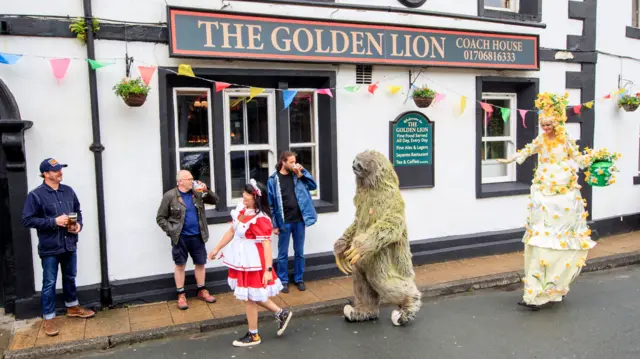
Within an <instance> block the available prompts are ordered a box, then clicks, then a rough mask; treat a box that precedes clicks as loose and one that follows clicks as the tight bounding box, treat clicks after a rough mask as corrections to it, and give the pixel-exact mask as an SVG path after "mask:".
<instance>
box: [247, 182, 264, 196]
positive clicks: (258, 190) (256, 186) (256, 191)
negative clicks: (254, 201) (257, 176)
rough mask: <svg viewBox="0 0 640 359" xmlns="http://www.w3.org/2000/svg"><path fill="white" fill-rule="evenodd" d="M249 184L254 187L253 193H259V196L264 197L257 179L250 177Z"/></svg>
mask: <svg viewBox="0 0 640 359" xmlns="http://www.w3.org/2000/svg"><path fill="white" fill-rule="evenodd" d="M249 184H250V185H251V187H253V194H255V195H257V196H258V197H262V192H261V191H260V189H259V188H258V183H256V180H254V179H253V178H252V179H250V180H249Z"/></svg>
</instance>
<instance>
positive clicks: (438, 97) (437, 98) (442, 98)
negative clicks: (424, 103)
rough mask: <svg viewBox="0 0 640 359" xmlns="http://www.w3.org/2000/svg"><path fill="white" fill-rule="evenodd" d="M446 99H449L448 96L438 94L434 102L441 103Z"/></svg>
mask: <svg viewBox="0 0 640 359" xmlns="http://www.w3.org/2000/svg"><path fill="white" fill-rule="evenodd" d="M445 97H447V95H445V94H443V93H436V96H435V97H434V99H433V101H434V102H440V101H442V100H444V98H445Z"/></svg>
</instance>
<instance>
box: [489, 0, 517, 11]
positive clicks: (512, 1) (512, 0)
mask: <svg viewBox="0 0 640 359" xmlns="http://www.w3.org/2000/svg"><path fill="white" fill-rule="evenodd" d="M507 1H508V2H509V7H495V6H487V5H485V6H484V8H485V9H486V10H495V11H508V12H518V10H519V9H520V6H519V5H520V3H519V0H507Z"/></svg>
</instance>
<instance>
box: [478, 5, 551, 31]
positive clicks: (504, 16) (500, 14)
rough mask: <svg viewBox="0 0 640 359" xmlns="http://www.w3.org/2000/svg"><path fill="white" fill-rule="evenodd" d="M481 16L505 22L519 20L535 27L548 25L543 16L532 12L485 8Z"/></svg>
mask: <svg viewBox="0 0 640 359" xmlns="http://www.w3.org/2000/svg"><path fill="white" fill-rule="evenodd" d="M480 16H481V17H486V18H490V19H498V20H504V21H505V23H509V22H513V21H517V22H521V23H524V24H529V25H531V26H535V27H546V25H545V24H542V23H541V21H542V17H541V16H540V15H531V14H520V13H517V12H512V11H506V10H505V11H500V10H491V9H484V10H483V11H482V14H481V15H480Z"/></svg>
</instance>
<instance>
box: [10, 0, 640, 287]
mask: <svg viewBox="0 0 640 359" xmlns="http://www.w3.org/2000/svg"><path fill="white" fill-rule="evenodd" d="M352 1H354V2H355V1H356V0H352ZM465 1H466V3H468V4H467V5H468V6H464V7H463V6H456V7H455V8H453V6H452V5H451V4H449V2H447V1H443V0H430V1H429V2H428V4H427V5H425V7H423V8H425V9H429V10H441V11H454V10H456V9H463V8H464V9H465V11H470V10H469V9H473V12H470V13H475V11H476V1H475V0H465ZM169 3H170V4H174V5H189V6H192V7H205V8H206V7H208V8H210V9H217V8H219V7H220V1H209V2H205V1H189V2H188V3H187V2H186V1H169ZM367 3H369V4H372V2H367ZM378 3H379V4H381V5H383V3H384V4H387V5H388V2H382V1H378V2H376V4H378ZM563 3H566V1H565V0H563ZM543 4H544V6H543V9H544V14H543V21H544V22H546V23H547V24H548V28H547V29H546V30H543V29H537V28H526V27H514V26H507V25H502V24H492V23H480V22H474V21H468V20H457V21H456V20H452V19H442V18H436V17H424V16H402V15H397V14H396V15H394V14H386V13H373V12H358V11H343V10H340V11H338V12H337V13H335V14H334V15H333V18H334V19H349V20H366V21H372V22H376V21H378V22H397V23H406V24H408V23H411V24H415V25H423V26H445V27H456V28H472V29H478V30H496V31H510V32H522V33H540V34H541V42H542V44H541V46H542V47H550V48H562V47H564V41H565V40H564V39H565V34H566V33H577V32H579V30H580V28H579V27H577V26H576V24H575V23H571V22H569V23H567V22H566V12H565V11H566V5H557V6H553V7H551V6H548V2H543ZM394 6H395V4H394ZM14 10H15V11H16V12H20V11H18V10H20V9H19V8H17V9H14ZM232 10H234V11H247V12H254V13H265V14H269V13H271V14H275V13H280V14H287V15H297V16H314V17H321V16H328V15H330V14H331V12H332V11H331V10H328V9H310V8H306V7H286V6H279V7H275V6H271V5H267V4H255V3H251V4H250V3H242V2H233V3H232ZM23 11H26V10H23ZM59 11H62V10H59ZM68 11H69V12H70V13H71V12H76V11H78V12H80V11H81V9H75V10H74V9H70V10H68ZM94 11H95V13H96V16H98V17H104V18H112V19H122V20H130V21H164V18H165V17H166V10H165V7H164V1H151V0H148V1H146V0H128V1H126V2H125V1H121V0H114V1H110V2H103V1H100V2H98V1H94ZM558 38H560V39H562V41H560V40H558ZM128 48H129V54H130V55H131V56H133V57H134V58H135V59H136V63H135V64H134V67H133V72H134V76H135V75H137V70H136V66H137V65H156V66H177V65H179V64H180V63H183V62H184V63H188V64H191V65H192V66H193V67H194V68H198V67H237V68H253V69H261V68H278V69H315V70H330V71H336V72H337V86H338V87H339V88H341V87H344V86H347V85H352V84H353V83H354V80H355V66H352V65H340V66H334V65H328V64H278V63H259V62H242V61H233V62H222V61H204V60H178V59H171V58H169V57H168V48H167V46H166V45H162V44H149V43H129V46H128ZM0 51H6V52H19V53H25V54H28V55H42V56H60V57H69V56H72V57H75V58H76V59H74V60H72V63H71V67H70V69H69V73H68V74H67V77H66V78H65V79H64V80H63V81H62V82H61V84H58V83H56V81H55V79H54V78H53V76H52V74H51V70H50V67H49V64H48V62H47V60H45V59H41V58H37V57H31V56H25V57H24V58H23V59H22V60H21V61H20V62H19V63H18V64H17V65H14V66H0V78H2V79H3V81H5V82H6V83H7V85H8V86H9V88H10V89H11V90H12V92H13V93H14V95H15V97H16V100H17V102H18V104H19V105H20V110H21V112H22V114H23V117H24V119H27V120H32V121H33V122H34V126H33V128H32V129H30V130H29V131H27V133H26V146H27V163H28V174H29V187H30V188H34V187H36V186H37V185H38V184H39V183H40V180H39V177H38V164H39V163H40V161H41V160H42V159H44V158H45V157H48V156H53V157H56V158H57V159H58V160H60V161H62V162H66V163H69V164H70V167H69V168H67V169H66V171H65V183H67V184H69V185H71V186H72V187H74V189H75V190H76V191H77V192H78V196H79V198H80V201H81V203H82V207H83V210H84V211H83V214H84V216H85V229H84V231H83V232H82V234H81V236H80V245H79V271H78V284H79V285H87V284H93V283H98V282H99V281H100V268H99V249H98V248H99V245H98V233H97V216H96V200H95V178H94V162H93V153H92V152H90V151H89V150H88V147H89V145H90V144H91V142H92V134H91V113H90V104H89V86H88V76H87V67H86V63H85V62H84V60H83V59H84V58H85V56H86V49H85V47H84V46H81V45H80V44H79V43H78V42H77V41H76V40H73V39H50V38H28V39H27V38H19V37H8V36H5V37H2V38H0ZM124 54H125V44H124V43H123V42H117V41H97V44H96V56H97V58H98V59H106V58H119V59H117V60H115V61H116V64H115V65H112V66H109V67H105V68H102V69H99V70H98V71H97V80H98V86H99V93H98V100H99V107H100V121H101V131H102V143H103V144H104V146H105V147H106V150H105V151H104V153H103V159H104V176H105V193H106V197H105V208H106V225H107V238H108V251H109V269H110V279H111V280H121V279H128V278H135V277H142V276H149V275H156V274H162V273H169V272H171V271H172V268H173V262H172V259H171V247H170V243H169V239H168V238H167V237H166V236H165V235H164V233H162V231H161V230H160V229H159V228H158V226H157V225H156V223H155V214H156V210H157V206H158V204H159V202H160V199H161V195H162V181H161V151H162V148H161V147H160V137H159V109H158V108H159V104H158V92H157V89H158V84H157V79H158V76H157V74H156V75H155V76H154V77H153V79H152V83H151V86H152V90H151V93H150V96H149V97H148V99H147V103H146V104H145V105H144V106H143V107H141V108H129V107H127V106H126V105H125V104H124V103H123V102H122V100H121V99H119V98H117V97H116V96H115V95H114V94H113V91H112V87H113V85H114V84H115V83H116V82H118V81H119V79H120V78H121V77H122V76H124V59H123V57H124ZM579 69H580V66H579V65H577V64H565V63H545V62H543V63H541V70H540V71H539V72H501V71H488V70H487V71H478V70H465V69H430V70H428V72H427V73H425V74H423V76H422V77H421V78H420V79H419V80H418V81H417V83H418V84H427V85H429V86H431V87H433V88H434V89H436V90H437V91H441V92H444V93H445V94H447V98H446V99H445V100H444V101H443V102H442V103H439V104H437V105H436V106H432V107H430V108H428V109H426V110H424V113H425V114H426V115H427V116H429V118H430V119H432V120H433V121H435V123H436V127H435V128H436V132H435V133H436V137H435V141H436V149H435V163H436V169H435V170H436V172H435V173H436V177H435V182H436V187H435V188H433V189H423V190H406V191H404V192H403V193H404V196H405V201H406V203H407V220H408V225H409V235H410V239H411V240H418V239H425V238H433V237H441V236H448V235H461V234H470V233H477V232H484V231H492V230H501V229H510V228H517V227H521V226H523V223H524V219H525V216H526V213H525V207H526V196H516V197H503V198H490V199H481V200H478V199H476V197H475V178H474V176H475V158H474V155H475V133H474V131H475V126H474V123H475V121H476V119H475V107H474V106H475V105H474V104H473V101H472V100H473V99H474V98H475V77H476V76H480V75H483V76H486V75H495V76H523V77H539V78H540V90H541V91H552V92H564V91H565V88H566V85H565V77H566V76H565V73H566V71H579ZM599 69H600V67H599ZM407 70H408V69H407V68H403V67H385V66H375V67H374V74H373V80H374V81H380V84H381V88H380V89H379V90H378V93H376V94H375V95H370V94H368V93H367V92H366V90H364V89H363V90H362V92H361V93H357V94H351V93H348V92H345V91H340V92H339V94H338V96H337V104H336V105H337V115H338V117H337V121H338V129H339V131H338V148H339V150H338V171H339V173H338V182H339V184H340V187H339V197H340V203H339V205H340V208H341V210H340V212H339V213H327V214H321V215H320V216H319V221H318V223H317V224H316V225H315V226H313V227H311V228H309V229H308V232H307V233H308V234H307V243H306V248H305V251H306V253H309V254H311V253H317V252H325V251H330V250H331V248H332V243H333V241H334V240H335V239H337V238H338V237H339V236H340V235H341V234H342V232H343V231H344V229H345V228H346V227H347V226H348V225H349V223H350V221H351V220H352V217H353V213H354V208H353V205H352V197H353V195H354V192H355V186H354V178H353V174H352V172H351V170H350V168H351V162H352V160H353V157H354V156H355V155H356V154H357V153H359V152H360V151H362V150H365V149H376V150H379V151H382V152H383V153H388V133H387V132H388V121H391V120H393V119H394V118H395V117H396V116H397V115H398V114H400V113H401V112H404V111H407V110H415V109H417V108H416V107H415V105H414V104H413V102H412V100H408V101H407V102H406V104H405V103H403V102H404V98H405V96H406V87H407V85H408V84H407V78H408V75H407ZM630 71H632V69H630ZM633 71H634V73H637V69H635V70H633ZM616 76H617V75H616ZM612 77H615V76H614V75H612V74H611V73H607V72H602V78H601V76H600V75H599V77H598V93H603V91H604V90H602V89H604V88H606V89H607V90H608V89H609V88H610V84H608V82H611V81H613V80H612ZM639 80H640V79H639ZM386 85H400V86H404V87H405V90H404V91H405V93H404V94H400V93H398V94H396V95H391V94H389V93H388V92H386V91H385V86H386ZM569 92H570V95H571V98H570V102H571V103H578V102H579V98H580V92H579V91H575V90H573V91H569ZM459 95H465V96H467V97H468V98H469V105H468V107H467V109H466V111H465V112H464V113H463V115H462V116H456V115H455V114H454V113H455V111H456V110H457V108H458V101H459ZM600 111H602V110H600V109H598V110H597V112H596V113H597V114H598V115H597V116H598V117H597V120H596V123H597V126H604V127H605V130H603V131H604V132H603V131H599V130H598V128H599V127H597V130H596V141H597V142H596V143H597V144H598V143H599V141H603V142H604V143H614V141H612V140H611V138H617V137H615V136H623V135H624V136H628V137H629V138H630V140H629V141H627V142H631V141H637V137H633V136H635V135H633V134H637V131H638V128H637V125H635V122H633V121H634V120H633V117H629V118H625V119H624V121H618V120H616V119H614V117H612V116H607V115H605V116H603V115H602V114H601V112H600ZM609 117H610V118H611V121H610V122H607V121H608V119H609ZM616 121H618V122H616ZM607 123H608V124H609V125H607ZM620 123H624V124H625V125H624V126H623V125H620ZM527 125H528V126H530V125H535V124H532V123H528V124H527ZM631 126H633V131H631V130H630V127H631ZM364 131H366V133H364V135H363V136H358V137H357V138H358V140H357V141H354V140H353V136H352V134H353V133H363V132H364ZM607 131H608V132H607ZM632 135H633V136H632ZM607 136H608V137H607ZM631 137H633V140H631ZM625 138H626V137H625ZM617 142H622V141H617ZM634 143H635V145H634V146H636V147H635V154H636V155H635V156H637V152H638V151H637V142H634ZM621 151H622V152H624V153H625V154H627V153H628V152H629V151H630V150H629V149H626V148H625V149H622V150H621ZM630 157H631V156H626V157H625V161H627V160H628V161H630V163H634V164H637V157H635V158H630ZM625 163H626V162H625ZM621 178H622V176H621ZM625 181H627V182H629V183H630V182H631V179H630V178H627V179H625V180H621V181H620V182H621V183H624V182H625ZM625 186H626V185H625ZM638 188H640V187H638ZM627 189H631V190H637V189H635V188H630V187H629V186H627V187H623V186H622V185H619V187H615V186H614V187H612V188H607V189H604V190H603V191H604V192H602V193H608V194H613V192H614V191H623V192H616V194H622V193H627V192H626V191H627ZM607 191H608V192H607ZM594 192H595V195H594V196H595V200H596V204H597V206H598V208H596V209H595V210H593V211H594V215H597V216H605V215H608V213H613V212H616V211H621V213H632V212H637V211H638V208H637V206H636V205H635V202H634V201H632V198H631V197H629V196H621V195H620V196H616V198H629V200H620V203H623V204H616V205H612V204H609V203H607V201H606V200H600V199H601V198H600V197H598V196H601V194H600V192H599V190H596V191H594ZM600 206H602V208H600ZM226 228H227V225H225V224H221V225H212V226H210V234H211V239H210V242H209V243H208V245H207V248H208V249H211V248H212V247H213V246H214V245H215V243H216V242H217V241H218V240H219V238H220V237H221V235H222V234H223V232H224V231H225V230H226ZM274 239H275V238H274ZM32 241H33V245H34V246H33V247H34V267H35V268H34V269H35V275H36V289H37V290H39V289H40V288H41V283H40V282H41V267H40V262H39V258H38V257H37V252H36V249H35V248H36V245H37V238H36V236H35V232H33V234H32ZM274 250H275V246H274ZM218 265H219V263H218V262H213V263H210V264H209V265H208V266H209V267H214V266H218ZM58 287H60V282H59V283H58Z"/></svg>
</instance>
